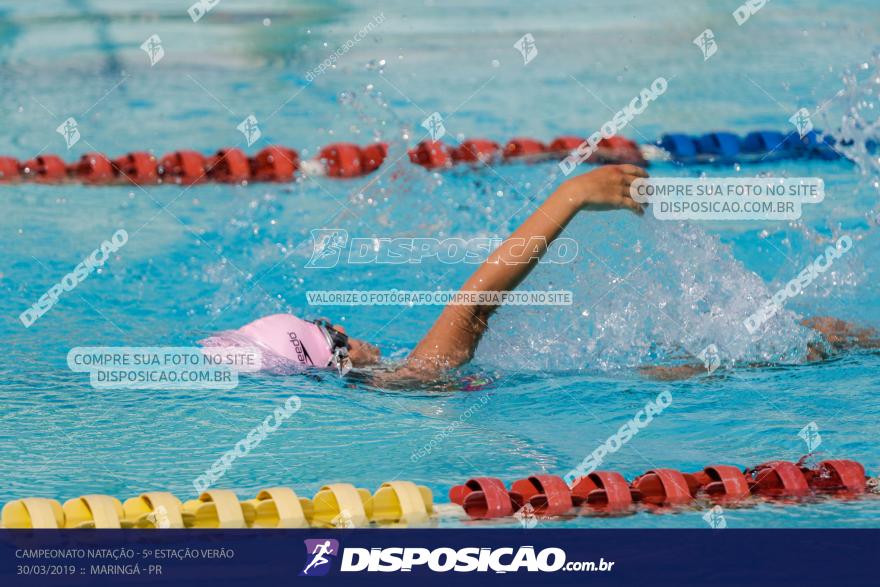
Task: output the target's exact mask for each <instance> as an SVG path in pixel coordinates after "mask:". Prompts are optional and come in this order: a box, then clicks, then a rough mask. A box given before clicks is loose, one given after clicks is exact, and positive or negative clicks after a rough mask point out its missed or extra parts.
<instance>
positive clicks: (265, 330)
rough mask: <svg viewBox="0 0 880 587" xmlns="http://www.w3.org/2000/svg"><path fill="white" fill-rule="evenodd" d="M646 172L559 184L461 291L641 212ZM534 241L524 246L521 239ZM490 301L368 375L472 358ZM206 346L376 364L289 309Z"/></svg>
mask: <svg viewBox="0 0 880 587" xmlns="http://www.w3.org/2000/svg"><path fill="white" fill-rule="evenodd" d="M645 177H648V174H647V172H646V171H645V170H644V169H643V168H641V167H638V166H636V165H629V164H624V165H606V166H603V167H599V168H597V169H594V170H592V171H590V172H588V173H585V174H583V175H579V176H576V177H573V178H571V179H568V180H566V181H565V182H564V183H562V184H561V185H560V186H559V188H557V189H556V191H554V192H553V193H552V194H551V195H550V196H549V197H548V198H547V199H546V200H545V201H544V203H543V204H541V205H540V206H539V207H538V209H537V210H535V211H534V212H533V213H532V214H531V215H530V216H529V217H528V218H527V219H526V220H525V221H524V222H523V223H522V225H520V227H519V228H517V229H516V231H515V232H514V233H513V234H511V235H510V237H509V238H508V239H507V240H505V241H504V242H503V243H501V245H499V247H498V248H497V249H495V251H494V252H493V253H492V254H491V255H490V256H489V258H488V259H486V261H484V262H483V263H482V265H480V267H479V268H478V269H477V270H476V271H475V272H474V273H473V275H471V277H470V278H469V279H468V280H467V281H466V282H465V283H464V285H463V286H462V287H461V289H460V290H459V291H460V292H464V293H467V294H474V293H479V292H498V291H513V290H514V289H515V288H516V287H517V286H518V285H519V284H520V283H521V282H522V281H523V280H524V279H525V278H526V277H527V276H528V275H529V273H531V271H532V269H534V267H535V266H536V265H537V263H538V261H539V259H540V258H541V256H542V255H543V254H544V253H545V252H546V251H547V247H549V245H550V244H551V243H552V242H553V240H554V239H556V237H557V236H559V234H560V233H561V232H562V231H563V230H564V229H565V227H566V225H568V223H569V222H570V221H571V220H572V218H574V217H575V215H577V214H578V213H579V212H581V211H590V212H598V211H608V210H629V211H631V212H633V213H635V214H638V215H642V214H644V204H640V203H638V202H636V201H635V200H633V199H632V198H631V197H630V193H629V191H630V190H629V186H630V184H632V182H633V181H635V180H636V179H638V178H645ZM524 242H526V243H538V244H540V247H539V248H536V247H534V246H528V247H524V246H523V245H522V243H524ZM497 308H498V306H497V305H495V304H489V303H487V304H483V305H460V304H455V305H452V304H450V305H447V306H446V307H445V308H444V309H443V311H442V312H441V313H440V316H439V317H438V318H437V320H436V321H435V322H434V325H433V326H432V327H431V329H430V330H429V331H428V333H427V334H426V335H425V336H424V337H423V338H422V340H421V341H420V342H419V343H418V345H416V348H415V349H414V350H413V351H412V352H411V353H410V355H409V356H408V357H407V359H406V361H405V362H404V364H403V365H401V366H400V367H397V368H396V369H394V370H393V371H391V372H381V373H380V372H378V371H374V372H373V373H371V379H373V380H375V381H376V382H377V383H379V384H382V385H391V384H394V383H395V382H403V381H409V380H413V381H431V380H435V379H437V378H438V376H439V375H441V374H442V373H443V372H444V371H446V370H448V369H452V368H455V367H459V366H461V365H463V364H465V363H467V362H468V361H470V360H471V358H473V355H474V351H475V350H476V348H477V345H478V344H479V342H480V339H481V337H482V336H483V334H484V333H485V332H486V329H487V328H488V327H489V318H490V317H491V315H492V314H493V313H494V312H495V310H496V309H497ZM804 325H805V326H809V327H810V328H813V329H814V330H816V331H817V332H818V333H820V334H821V335H822V337H823V338H822V341H821V342H818V343H810V344H809V345H808V350H807V355H806V357H805V359H806V360H807V361H818V360H824V359H827V358H828V357H829V356H831V355H832V354H835V353H837V352H840V351H842V350H846V349H849V348H855V347H862V348H878V347H880V339H878V333H877V332H876V331H874V330H870V329H858V328H856V327H855V326H854V325H852V324H849V323H846V322H843V321H841V320H836V319H834V318H828V317H821V318H813V319H811V320H807V321H805V322H804ZM200 342H201V343H202V344H203V345H205V346H256V347H259V348H260V349H261V350H262V354H263V368H264V369H266V370H273V368H274V367H276V366H283V365H285V364H286V365H290V364H291V363H293V364H294V365H296V366H297V367H298V368H299V369H302V368H311V367H314V368H328V369H335V370H336V371H338V372H339V373H341V374H345V373H347V372H348V371H349V370H351V369H352V367H370V366H373V365H377V364H379V362H380V356H381V354H380V352H379V349H378V348H377V347H375V346H374V345H372V344H369V343H367V342H364V341H362V340H359V339H356V338H354V337H351V336H349V335H348V333H347V332H346V331H345V328H343V327H342V326H339V325H335V324H333V323H332V322H330V321H328V320H326V319H323V318H322V319H319V320H313V321H308V320H304V319H302V318H299V317H297V316H293V315H291V314H275V315H273V316H266V317H264V318H260V319H259V320H255V321H254V322H251V323H250V324H247V325H245V326H243V327H241V328H239V329H238V330H233V331H225V332H221V333H219V334H216V335H214V336H211V337H209V338H207V339H205V340H203V341H200ZM641 372H642V373H643V374H645V375H647V376H649V377H652V378H657V379H682V378H686V377H691V376H694V375H697V374H699V373H702V372H705V367H704V366H703V365H702V363H694V364H684V365H675V366H651V367H643V368H642V369H641Z"/></svg>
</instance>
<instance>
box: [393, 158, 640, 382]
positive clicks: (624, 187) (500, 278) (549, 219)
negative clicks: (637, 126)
mask: <svg viewBox="0 0 880 587" xmlns="http://www.w3.org/2000/svg"><path fill="white" fill-rule="evenodd" d="M647 176H648V174H647V173H646V172H645V170H644V169H642V168H641V167H637V166H635V165H608V166H605V167H600V168H598V169H595V170H593V171H591V172H589V173H586V174H584V175H580V176H578V177H574V178H572V179H569V180H567V181H566V182H564V183H563V184H562V185H561V186H559V188H558V189H557V190H556V191H555V192H553V194H551V195H550V197H548V198H547V200H546V201H545V202H544V203H543V204H541V205H540V206H539V207H538V209H537V210H535V212H533V213H532V215H531V216H529V217H528V218H527V219H526V221H525V222H523V223H522V225H521V226H520V227H519V228H518V229H517V230H516V231H515V232H514V233H513V234H511V235H510V237H508V239H507V240H505V241H504V242H503V243H502V244H501V245H500V246H499V247H498V248H497V249H495V251H494V252H493V253H492V254H491V255H490V256H489V258H488V259H487V260H486V261H485V262H484V263H483V264H482V265H481V266H480V267H479V268H478V269H477V270H476V272H474V274H473V275H472V276H471V277H470V279H468V280H467V281H466V282H465V284H464V285H463V286H462V288H461V290H460V292H462V293H477V292H490V291H491V292H494V291H502V292H503V291H512V290H514V289H516V287H517V286H518V285H519V284H520V283H521V282H522V281H523V280H524V279H525V278H526V277H527V276H528V275H529V273H530V272H531V271H532V269H534V267H535V265H537V263H538V260H539V259H540V258H541V256H542V255H544V253H545V252H546V251H547V247H548V246H549V245H550V243H552V242H553V240H554V239H556V237H557V236H559V234H560V233H561V232H562V231H563V229H564V228H565V227H566V225H568V223H569V222H570V221H571V219H572V218H574V216H575V215H576V214H577V213H578V212H579V211H581V210H594V211H599V210H619V209H623V208H628V209H630V210H632V211H633V212H635V213H637V214H643V213H644V212H643V208H642V205H641V204H639V203H637V202H635V201H634V200H633V199H632V198H631V197H630V195H629V186H630V184H631V183H632V182H633V181H635V180H636V179H637V178H639V177H647ZM496 309H497V305H495V304H483V305H448V306H446V307H445V308H444V309H443V312H442V313H441V314H440V317H439V318H438V319H437V321H436V322H435V323H434V325H433V326H432V327H431V330H430V331H429V332H428V334H427V335H426V336H425V337H424V338H423V339H422V341H421V342H419V344H418V346H416V348H415V350H413V352H412V353H411V354H410V356H409V358H408V359H407V364H406V366H405V367H404V370H406V371H409V372H411V371H413V370H414V371H416V372H418V371H429V372H436V371H439V370H442V369H446V368H450V367H457V366H459V365H462V364H464V363H466V362H467V361H469V360H470V359H471V357H473V354H474V351H475V350H476V348H477V344H478V343H479V341H480V337H481V336H482V335H483V333H484V332H485V331H486V328H488V320H489V316H490V315H491V314H492V313H493V312H494V311H495V310H496Z"/></svg>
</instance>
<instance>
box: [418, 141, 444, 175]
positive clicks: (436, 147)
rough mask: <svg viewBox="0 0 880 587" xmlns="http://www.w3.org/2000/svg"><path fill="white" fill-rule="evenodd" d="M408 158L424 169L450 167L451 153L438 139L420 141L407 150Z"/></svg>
mask: <svg viewBox="0 0 880 587" xmlns="http://www.w3.org/2000/svg"><path fill="white" fill-rule="evenodd" d="M409 160H410V161H412V162H413V163H415V164H416V165H421V166H422V167H424V168H426V169H438V168H441V167H452V153H451V152H450V151H449V147H447V146H446V145H445V144H444V143H441V142H440V141H433V142H432V141H422V142H421V143H419V144H418V145H416V146H415V147H414V148H412V149H410V150H409Z"/></svg>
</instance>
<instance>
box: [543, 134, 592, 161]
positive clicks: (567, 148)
mask: <svg viewBox="0 0 880 587" xmlns="http://www.w3.org/2000/svg"><path fill="white" fill-rule="evenodd" d="M585 141H586V139H582V138H581V137H571V136H567V137H557V138H556V139H554V140H553V142H552V143H550V146H549V147H548V148H547V150H548V151H550V152H551V153H554V154H556V155H560V156H565V155H567V154H568V153H571V152H572V151H574V150H575V149H577V148H578V147H579V146H580V145H581V143H583V142H585Z"/></svg>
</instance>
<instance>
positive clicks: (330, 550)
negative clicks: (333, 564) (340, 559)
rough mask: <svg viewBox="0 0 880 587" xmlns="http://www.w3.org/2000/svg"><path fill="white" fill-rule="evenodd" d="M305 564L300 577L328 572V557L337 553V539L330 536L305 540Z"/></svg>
mask: <svg viewBox="0 0 880 587" xmlns="http://www.w3.org/2000/svg"><path fill="white" fill-rule="evenodd" d="M305 543H306V566H305V567H304V568H303V570H302V572H301V573H300V574H299V576H300V577H323V576H324V575H326V574H327V573H329V572H330V559H331V557H332V558H336V556H337V555H338V554H339V541H338V540H333V539H331V538H314V539H310V540H306V541H305Z"/></svg>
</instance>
